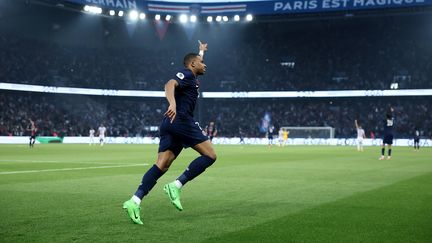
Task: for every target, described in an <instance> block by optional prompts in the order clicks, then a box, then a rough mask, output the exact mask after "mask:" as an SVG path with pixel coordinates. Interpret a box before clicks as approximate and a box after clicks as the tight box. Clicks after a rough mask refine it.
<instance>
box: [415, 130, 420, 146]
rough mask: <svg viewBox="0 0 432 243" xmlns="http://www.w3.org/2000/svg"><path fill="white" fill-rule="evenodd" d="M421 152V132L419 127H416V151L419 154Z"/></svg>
mask: <svg viewBox="0 0 432 243" xmlns="http://www.w3.org/2000/svg"><path fill="white" fill-rule="evenodd" d="M419 150H420V131H419V129H418V127H416V128H415V132H414V151H417V152H418V151H419Z"/></svg>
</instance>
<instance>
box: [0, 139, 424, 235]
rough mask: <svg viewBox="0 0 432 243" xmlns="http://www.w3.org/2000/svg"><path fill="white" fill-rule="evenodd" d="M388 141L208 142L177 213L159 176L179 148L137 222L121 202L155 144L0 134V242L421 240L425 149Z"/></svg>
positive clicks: (186, 157) (188, 156) (172, 173)
mask: <svg viewBox="0 0 432 243" xmlns="http://www.w3.org/2000/svg"><path fill="white" fill-rule="evenodd" d="M393 150H394V151H393V158H392V160H390V161H378V157H379V153H380V149H379V148H378V147H366V151H365V152H364V153H358V152H356V151H355V148H354V147H331V146H318V147H317V146H289V147H284V148H280V147H273V148H271V149H269V148H267V147H266V146H216V151H217V153H218V161H217V162H216V163H215V164H214V165H213V166H212V167H211V168H209V169H208V170H207V171H206V172H205V173H204V174H203V175H201V176H199V177H198V178H196V179H195V180H194V181H192V182H190V183H189V184H188V185H187V186H186V187H185V188H184V189H183V194H182V204H183V207H184V211H183V212H178V211H176V209H175V208H174V207H173V206H172V205H171V204H170V202H169V200H168V199H167V198H166V196H165V194H164V193H163V190H162V186H163V185H164V184H165V183H167V182H170V181H172V180H173V179H175V178H176V177H177V176H178V175H179V174H180V173H181V172H182V171H183V170H184V169H185V167H186V166H187V165H188V164H189V162H190V161H191V160H192V159H194V158H195V157H196V156H197V154H196V153H195V152H194V151H193V150H190V149H187V150H184V151H183V152H182V154H181V155H180V156H179V158H178V159H177V160H176V161H175V162H174V164H173V165H172V166H171V169H170V170H169V171H168V172H167V173H166V174H165V175H164V176H163V177H162V178H161V179H160V180H159V182H158V184H156V186H155V187H154V189H153V190H152V192H151V193H150V194H149V196H148V197H146V198H145V199H144V200H143V203H142V219H143V221H144V225H143V226H139V225H134V224H132V223H131V221H130V220H129V219H128V218H127V216H126V213H125V212H124V211H123V210H122V209H121V205H122V203H123V201H125V200H127V199H129V198H130V196H131V195H132V193H134V192H135V189H136V187H137V186H138V184H139V182H140V180H141V177H142V175H143V173H144V172H145V171H146V170H147V169H148V168H149V167H150V166H151V164H152V163H153V162H154V160H155V158H156V152H157V146H154V145H106V146H104V147H99V146H92V147H90V146H88V145H65V144H55V145H54V144H53V145H36V147H35V148H34V149H29V148H28V147H27V146H25V145H0V217H1V218H0V242H27V241H31V242H72V241H78V242H432V206H431V205H432V148H422V149H421V151H420V152H418V153H417V152H414V151H412V149H411V148H406V147H396V148H394V149H393ZM137 164H138V165H137ZM143 164H146V165H143ZM114 166H116V167H114ZM96 167H97V168H96ZM100 167H104V168H100ZM71 168H74V169H75V170H69V169H71ZM86 168H87V169H86ZM60 169H63V170H60ZM49 170H52V171H49ZM19 171H22V172H25V173H16V172H19ZM10 172H13V174H11V173H10Z"/></svg>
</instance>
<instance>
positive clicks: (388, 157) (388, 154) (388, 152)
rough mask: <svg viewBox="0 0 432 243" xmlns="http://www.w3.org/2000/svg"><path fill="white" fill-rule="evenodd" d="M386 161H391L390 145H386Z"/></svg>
mask: <svg viewBox="0 0 432 243" xmlns="http://www.w3.org/2000/svg"><path fill="white" fill-rule="evenodd" d="M387 149H388V151H387V159H391V153H392V145H391V144H387Z"/></svg>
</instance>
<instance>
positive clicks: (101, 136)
mask: <svg viewBox="0 0 432 243" xmlns="http://www.w3.org/2000/svg"><path fill="white" fill-rule="evenodd" d="M98 132H99V143H100V146H103V145H104V142H105V141H104V140H105V132H106V127H104V125H103V124H101V125H100V127H99V128H98Z"/></svg>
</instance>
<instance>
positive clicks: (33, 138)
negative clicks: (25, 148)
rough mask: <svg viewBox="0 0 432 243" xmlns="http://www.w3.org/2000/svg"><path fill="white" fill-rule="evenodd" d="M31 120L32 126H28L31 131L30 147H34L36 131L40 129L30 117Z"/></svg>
mask: <svg viewBox="0 0 432 243" xmlns="http://www.w3.org/2000/svg"><path fill="white" fill-rule="evenodd" d="M29 121H30V126H29V127H28V128H27V131H30V142H29V147H30V148H33V147H34V144H35V142H36V132H37V130H38V129H37V127H36V125H35V123H34V121H33V120H32V119H29Z"/></svg>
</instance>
